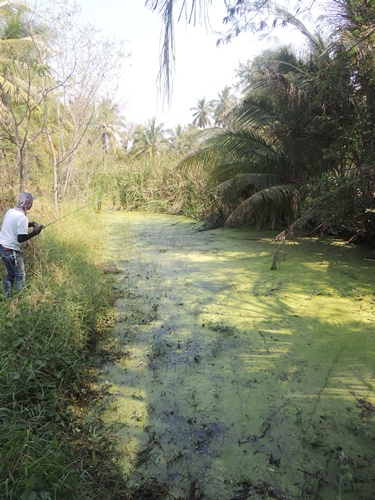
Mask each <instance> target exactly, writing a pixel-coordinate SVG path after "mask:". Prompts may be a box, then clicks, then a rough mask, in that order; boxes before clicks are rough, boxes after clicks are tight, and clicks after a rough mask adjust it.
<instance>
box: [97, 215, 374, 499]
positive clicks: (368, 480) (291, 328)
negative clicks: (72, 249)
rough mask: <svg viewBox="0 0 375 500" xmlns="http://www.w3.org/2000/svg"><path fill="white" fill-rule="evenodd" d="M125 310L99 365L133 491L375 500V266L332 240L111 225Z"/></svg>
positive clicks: (190, 224) (160, 224) (156, 220)
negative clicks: (112, 357) (116, 349)
mask: <svg viewBox="0 0 375 500" xmlns="http://www.w3.org/2000/svg"><path fill="white" fill-rule="evenodd" d="M102 217H103V220H104V221H105V224H104V225H105V226H106V227H107V228H108V231H109V233H108V241H109V245H108V247H107V254H106V255H105V256H104V259H105V260H106V262H107V264H108V263H109V264H114V265H115V266H116V269H119V270H120V271H121V273H119V274H117V275H116V276H115V279H116V285H115V286H116V289H117V290H118V292H119V298H118V300H117V303H116V308H117V316H118V321H117V323H116V327H115V329H114V332H113V341H114V342H115V343H116V344H117V345H119V346H120V347H121V349H123V350H124V352H126V356H124V358H123V359H120V360H119V361H118V362H113V363H109V364H108V365H106V366H104V367H103V373H102V378H103V380H104V381H108V382H109V383H110V384H111V387H112V389H111V390H112V392H113V394H114V396H115V397H116V399H117V411H116V412H115V413H110V414H108V415H107V418H108V421H119V422H121V424H122V431H121V432H120V433H119V450H120V451H121V452H122V454H123V461H122V463H123V471H124V475H125V476H126V478H127V479H128V484H129V487H133V488H137V487H139V485H141V484H144V483H146V482H147V481H152V480H153V481H155V482H158V483H159V484H163V485H166V487H167V488H168V491H169V494H170V495H171V498H186V497H187V496H188V495H189V491H191V488H192V487H194V495H197V497H198V495H201V498H207V499H219V500H220V499H223V500H226V499H232V498H233V499H235V498H236V499H240V498H248V497H250V496H251V498H264V497H265V495H268V496H269V497H270V498H272V497H273V498H322V499H328V498H341V499H357V498H361V499H366V498H368V499H369V498H372V495H373V491H374V490H375V477H374V474H373V463H374V458H375V457H374V455H375V442H374V439H375V429H374V411H372V409H373V408H374V406H373V405H374V404H375V395H374V378H375V365H374V337H375V329H374V311H375V309H374V305H375V300H374V282H375V265H374V263H372V262H367V261H364V260H363V259H362V255H361V249H356V248H354V247H349V246H347V245H345V244H343V243H342V242H339V241H336V240H324V241H322V240H319V239H300V240H298V242H291V243H288V245H287V246H286V259H285V260H284V261H282V262H281V263H280V264H279V265H278V269H277V270H276V271H271V270H270V267H271V263H272V258H273V254H274V252H275V250H276V248H277V244H276V243H275V242H274V241H273V240H272V237H273V236H274V235H275V233H273V232H266V231H264V232H263V231H262V232H256V231H254V230H250V229H237V230H229V229H217V230H213V231H207V232H197V231H196V227H197V225H196V224H195V223H194V221H192V220H189V219H185V218H182V217H179V218H178V222H179V223H178V224H176V223H175V222H176V218H175V217H172V216H163V215H152V214H134V213H131V214H129V213H126V214H124V213H116V214H103V216H102Z"/></svg>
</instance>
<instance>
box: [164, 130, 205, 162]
mask: <svg viewBox="0 0 375 500" xmlns="http://www.w3.org/2000/svg"><path fill="white" fill-rule="evenodd" d="M166 132H167V134H168V135H169V142H170V143H171V145H172V149H173V150H176V151H177V152H178V153H179V154H185V155H187V154H189V153H190V152H191V151H192V150H193V149H194V148H195V147H196V146H197V145H198V140H199V135H200V133H201V132H200V131H199V130H198V129H197V128H196V127H195V126H194V125H187V126H186V127H182V126H181V125H177V126H176V127H174V128H173V129H168V130H167V131H166Z"/></svg>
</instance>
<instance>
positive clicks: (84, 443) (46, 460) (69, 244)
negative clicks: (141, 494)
mask: <svg viewBox="0 0 375 500" xmlns="http://www.w3.org/2000/svg"><path fill="white" fill-rule="evenodd" d="M93 217H95V215H94V214H93V210H92V209H91V211H90V210H85V211H82V212H80V213H79V214H76V215H75V216H74V217H71V218H67V219H66V220H65V221H62V222H61V223H57V224H55V225H53V226H50V227H49V228H46V229H45V231H43V232H42V233H41V235H40V236H39V237H37V238H33V239H32V240H30V242H28V243H26V244H24V247H25V248H24V253H25V260H26V264H27V272H28V277H27V288H26V290H25V292H24V293H23V294H22V295H21V296H17V297H15V298H14V299H12V300H6V299H5V297H4V296H2V302H1V304H0V305H1V309H2V313H1V316H0V332H1V333H0V401H1V405H0V498H2V499H17V500H19V499H23V500H31V499H44V500H46V499H49V498H51V499H52V498H56V499H65V498H80V499H81V498H104V497H105V494H104V493H103V491H106V490H107V488H108V485H109V484H110V485H112V487H113V490H114V491H115V490H116V488H118V487H120V486H118V485H117V486H115V485H114V484H115V481H117V475H116V473H117V471H116V466H115V463H114V462H113V461H112V458H113V456H112V451H111V450H112V448H111V446H112V444H111V437H110V433H109V431H108V430H107V431H105V430H104V426H102V424H101V420H100V414H99V413H97V409H98V404H99V403H103V402H104V401H105V399H103V396H102V395H101V394H98V393H96V392H95V390H94V389H93V373H94V370H93V368H94V365H93V360H94V354H95V345H96V344H97V341H98V339H99V338H100V337H101V336H103V335H105V334H106V333H107V331H108V326H110V312H111V304H112V302H113V296H112V286H111V283H110V282H109V278H108V277H107V276H105V275H104V274H103V272H102V271H101V270H100V268H99V267H98V265H97V262H96V260H97V257H98V251H99V249H100V245H101V244H102V242H101V241H100V229H97V228H96V227H95V223H94V221H93ZM1 273H2V274H1V277H3V275H4V272H3V266H2V267H1ZM93 402H95V404H94V408H95V410H90V405H92V404H93ZM120 482H121V481H120ZM102 490H103V491H102ZM111 498H116V494H115V493H114V494H113V496H111ZM123 498H125V497H123Z"/></svg>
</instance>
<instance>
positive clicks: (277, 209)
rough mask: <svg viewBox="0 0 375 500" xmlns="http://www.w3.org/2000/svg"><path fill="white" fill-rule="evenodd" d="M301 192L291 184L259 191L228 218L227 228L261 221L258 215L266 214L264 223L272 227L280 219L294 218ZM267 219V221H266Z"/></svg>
mask: <svg viewBox="0 0 375 500" xmlns="http://www.w3.org/2000/svg"><path fill="white" fill-rule="evenodd" d="M298 195H299V190H298V188H297V187H296V186H293V185H291V184H284V185H279V186H272V187H269V188H266V189H263V190H262V191H258V192H257V193H255V194H253V195H252V196H250V197H249V198H247V199H246V200H245V201H243V202H242V203H241V204H240V205H239V206H238V207H237V208H236V209H235V210H234V211H233V212H232V213H231V214H230V216H229V217H228V218H227V220H226V221H225V225H226V226H232V227H233V226H236V225H239V224H246V223H250V222H254V220H258V221H259V216H258V214H260V213H261V214H264V215H263V217H262V219H263V222H264V223H268V224H270V225H271V226H272V227H274V225H275V221H276V219H277V218H278V217H280V216H284V217H287V218H288V217H292V216H293V215H294V214H295V212H296V208H297V205H298ZM266 218H267V221H265V219H266Z"/></svg>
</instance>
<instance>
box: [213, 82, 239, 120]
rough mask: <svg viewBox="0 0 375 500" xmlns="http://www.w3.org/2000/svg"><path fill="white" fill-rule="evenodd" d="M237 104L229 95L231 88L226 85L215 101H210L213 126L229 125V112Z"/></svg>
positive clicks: (230, 94)
mask: <svg viewBox="0 0 375 500" xmlns="http://www.w3.org/2000/svg"><path fill="white" fill-rule="evenodd" d="M236 103H237V99H236V97H235V96H234V95H233V94H232V93H231V87H229V86H228V85H226V86H225V87H224V88H223V90H222V91H221V93H219V94H218V95H217V99H214V100H213V101H211V105H212V106H213V109H214V118H215V125H229V123H230V111H231V109H232V108H233V107H234V106H235V104H236Z"/></svg>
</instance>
